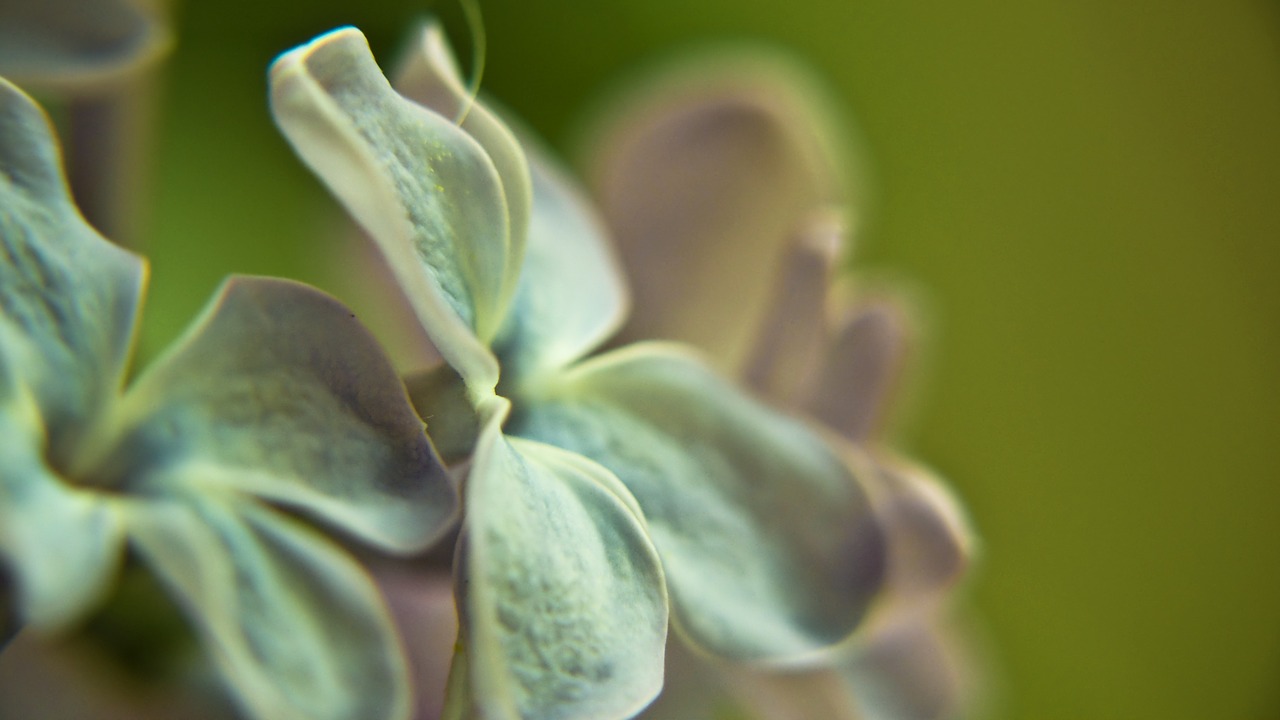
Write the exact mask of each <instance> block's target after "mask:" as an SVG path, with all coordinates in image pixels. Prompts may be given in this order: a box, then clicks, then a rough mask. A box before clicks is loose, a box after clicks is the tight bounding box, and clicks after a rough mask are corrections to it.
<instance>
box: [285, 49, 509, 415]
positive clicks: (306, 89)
mask: <svg viewBox="0 0 1280 720" xmlns="http://www.w3.org/2000/svg"><path fill="white" fill-rule="evenodd" d="M271 109H272V113H273V114H274V115H275V118H276V122H277V123H278V124H279V125H280V128H281V130H283V131H284V134H285V137H287V138H288V139H289V141H290V143H292V145H293V147H294V149H295V150H296V151H297V152H298V154H299V156H300V157H301V158H302V160H303V161H304V162H305V163H306V164H307V165H309V166H310V167H311V168H312V170H314V171H315V172H316V173H317V174H318V175H319V176H320V178H321V179H322V180H323V181H324V182H325V183H326V184H327V185H328V186H329V189H330V190H331V191H332V192H333V193H334V194H335V195H336V196H337V197H338V199H339V200H341V201H342V203H343V204H344V205H346V207H347V210H348V211H349V212H350V213H351V214H352V215H353V216H354V217H355V218H356V220H357V221H359V222H360V224H361V225H362V226H364V228H365V229H366V230H367V231H368V232H369V234H370V235H372V236H373V238H374V240H375V241H376V242H377V243H378V246H379V247H380V248H381V250H382V252H383V253H384V254H385V255H386V257H387V261H388V264H389V265H390V266H391V268H392V271H393V272H395V273H396V277H397V280H398V281H399V283H400V285H401V287H402V289H403V290H404V291H405V293H406V295H407V296H408V297H409V300H410V302H411V304H412V305H413V308H414V311H415V312H416V313H417V315H418V319H419V321H421V322H422V324H423V325H424V326H425V327H426V329H427V332H428V334H429V335H430V337H431V340H432V342H433V343H434V344H435V346H436V348H437V349H439V351H440V354H441V355H442V356H443V357H444V358H445V360H446V361H448V362H449V364H450V365H452V366H453V367H454V368H455V369H457V370H458V372H459V373H460V374H461V375H462V376H463V377H464V378H466V380H467V384H468V385H469V386H473V387H475V388H477V389H478V390H484V389H489V388H492V387H493V386H494V384H496V383H497V379H498V365H497V361H496V359H495V358H494V357H493V355H492V353H491V352H490V351H489V349H488V343H489V342H490V341H491V340H492V339H493V337H494V336H495V335H496V334H497V332H498V329H499V326H500V325H501V323H502V319H503V316H504V315H505V313H506V310H507V305H508V304H509V300H510V295H511V292H512V291H513V290H514V287H515V282H516V278H517V276H518V271H519V265H520V247H519V242H518V241H517V240H513V226H512V222H511V219H512V218H511V215H510V209H509V208H510V205H509V203H508V200H507V197H506V192H505V190H504V188H503V183H502V177H501V175H500V173H499V170H498V168H497V167H495V165H494V162H493V160H492V159H491V157H490V156H489V155H488V154H487V153H486V151H485V149H484V148H483V147H482V146H481V144H480V143H478V142H477V141H476V140H475V139H473V138H472V137H471V136H470V135H468V134H467V133H466V132H464V131H463V130H462V129H461V128H459V127H458V126H456V125H454V124H453V122H452V119H446V118H444V117H442V116H440V115H438V114H436V113H434V112H432V111H430V110H427V109H426V108H424V107H422V106H421V105H418V104H417V103H414V102H412V101H410V100H408V99H406V98H404V97H402V96H401V95H400V94H399V93H397V92H396V91H395V90H393V89H392V88H391V85H390V84H389V83H388V82H387V80H386V78H385V77H383V75H382V71H381V70H379V69H378V65H377V63H375V62H374V59H373V55H372V54H371V53H370V51H369V46H368V43H367V42H366V41H365V39H364V36H363V35H361V34H360V32H359V31H358V30H355V29H353V28H346V29H342V30H336V31H334V32H331V33H328V34H326V35H323V36H321V37H319V38H317V39H315V40H313V41H312V42H311V43H309V44H307V45H304V46H302V47H300V48H297V49H295V50H292V51H290V52H288V53H285V54H284V55H282V56H280V58H279V59H278V60H276V62H275V63H274V65H272V68H271Z"/></svg>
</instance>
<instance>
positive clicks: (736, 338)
mask: <svg viewBox="0 0 1280 720" xmlns="http://www.w3.org/2000/svg"><path fill="white" fill-rule="evenodd" d="M808 90H809V83H808V82H807V80H806V77H805V75H804V74H803V73H802V72H797V71H795V70H793V69H791V68H790V67H788V66H786V65H783V64H780V63H775V62H772V60H770V59H767V58H763V57H757V56H754V55H746V56H735V57H729V58H721V59H719V60H718V61H716V62H712V63H697V62H691V63H686V64H677V65H675V66H674V67H673V68H671V71H670V72H668V73H667V74H666V75H665V76H663V77H661V78H659V79H657V80H654V81H652V82H651V83H650V84H649V86H648V87H646V88H644V89H643V90H642V91H640V92H638V93H636V94H635V95H634V96H633V97H631V98H630V99H629V101H628V102H625V103H622V104H620V105H619V106H618V107H617V108H616V109H615V110H614V111H613V112H612V113H611V114H609V115H607V117H606V119H605V120H604V121H603V122H602V123H600V128H599V129H598V130H597V131H596V132H595V133H594V134H595V137H596V139H595V142H594V143H593V144H592V145H591V150H592V151H593V153H592V156H591V157H590V158H589V159H590V161H591V165H590V167H591V172H590V173H589V175H590V177H591V178H592V180H593V183H592V184H593V186H594V190H595V193H596V196H597V198H598V199H599V202H600V205H601V208H602V210H603V213H604V217H605V220H606V222H607V223H608V225H609V228H610V229H611V230H612V232H613V234H614V237H615V238H616V239H617V242H618V249H619V252H620V254H621V256H622V261H623V267H625V268H626V270H627V274H628V278H629V280H630V283H631V288H632V293H633V296H634V303H635V309H634V311H633V313H632V316H631V320H630V321H629V322H628V324H627V326H626V328H624V330H623V338H624V339H627V340H637V339H650V338H660V339H670V340H679V341H683V342H687V343H691V344H693V345H695V346H697V347H699V348H700V349H702V350H703V351H704V352H706V353H707V354H708V355H709V356H710V358H711V360H712V362H714V363H715V365H716V367H717V368H718V369H720V370H722V371H724V372H725V373H726V374H729V375H730V376H737V375H738V374H739V372H740V371H741V370H742V367H743V363H745V362H746V356H747V354H748V353H749V352H750V350H751V346H752V342H753V341H754V338H755V333H756V332H757V330H758V328H759V327H760V324H761V322H762V318H763V315H764V313H765V312H766V310H767V308H768V303H769V302H770V300H771V297H772V292H773V288H774V281H775V276H776V273H777V271H778V268H779V266H780V265H781V263H782V261H783V257H782V256H783V253H784V252H785V248H787V247H788V246H789V245H790V244H791V242H792V238H793V236H794V235H795V233H797V232H799V231H801V230H802V229H803V227H804V224H805V222H806V219H807V218H808V217H809V216H810V214H811V213H813V212H815V211H819V210H823V209H825V208H828V207H830V206H832V205H833V204H839V202H840V198H841V195H842V194H843V193H842V190H841V187H840V185H841V184H842V181H841V179H840V174H841V173H840V172H839V171H838V170H837V166H838V165H839V164H840V163H839V160H840V158H839V152H838V150H837V149H835V148H833V147H831V140H830V138H831V136H832V135H831V134H830V133H828V132H827V131H826V128H825V127H824V124H825V123H824V120H825V118H824V116H823V113H822V108H821V107H820V105H821V103H820V102H818V101H817V100H816V99H815V98H816V95H815V93H812V92H807V91H808Z"/></svg>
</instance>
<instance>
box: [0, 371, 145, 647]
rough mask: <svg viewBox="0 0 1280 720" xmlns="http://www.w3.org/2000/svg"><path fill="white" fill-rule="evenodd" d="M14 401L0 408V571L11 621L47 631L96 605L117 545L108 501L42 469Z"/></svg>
mask: <svg viewBox="0 0 1280 720" xmlns="http://www.w3.org/2000/svg"><path fill="white" fill-rule="evenodd" d="M21 400H22V398H21V396H18V397H10V398H7V399H6V401H5V402H4V406H3V407H0V437H2V438H4V441H3V443H0V469H3V471H2V472H0V565H6V566H7V567H8V572H9V573H10V574H11V575H12V580H13V584H14V604H15V609H16V613H17V618H18V620H19V621H20V622H22V623H23V624H26V625H30V626H32V627H34V628H36V629H38V630H51V629H56V628H59V627H61V626H65V625H66V624H68V623H70V622H73V621H75V620H77V619H79V617H80V615H81V614H83V613H84V611H85V610H87V609H88V608H89V607H90V606H92V605H93V604H94V602H95V601H97V600H99V599H100V598H101V596H102V594H103V593H104V592H105V591H106V590H107V587H108V585H109V583H110V581H111V579H112V577H113V576H114V574H115V571H116V569H117V568H118V566H119V564H120V558H121V551H122V549H123V544H122V539H123V538H122V536H121V528H120V521H119V517H118V515H117V514H116V512H115V508H114V506H113V505H112V504H111V503H110V501H108V500H106V499H105V498H102V497H99V496H97V495H96V493H93V492H92V491H85V490H81V489H77V488H74V487H72V486H70V485H68V484H66V483H65V482H64V481H63V480H62V479H61V478H59V477H57V476H56V475H54V473H53V472H52V471H51V470H50V469H49V468H48V467H47V466H46V465H45V463H44V459H43V458H42V457H40V454H39V452H40V439H39V434H38V433H39V431H38V430H36V429H34V428H35V426H34V424H33V423H32V422H31V421H33V420H35V419H36V416H35V412H34V406H31V405H30V403H29V402H28V403H27V404H26V407H25V408H24V407H23V403H22V402H21ZM24 421H25V422H24Z"/></svg>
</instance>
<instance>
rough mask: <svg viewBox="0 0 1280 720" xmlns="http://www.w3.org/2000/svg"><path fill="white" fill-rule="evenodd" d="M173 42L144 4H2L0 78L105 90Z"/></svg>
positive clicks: (10, 0)
mask: <svg viewBox="0 0 1280 720" xmlns="http://www.w3.org/2000/svg"><path fill="white" fill-rule="evenodd" d="M152 4H154V3H152ZM171 43H172V38H171V36H170V33H169V31H168V28H167V27H166V26H165V24H164V23H163V22H162V21H161V18H160V17H159V16H158V14H157V13H156V12H155V10H154V8H151V7H148V3H146V2H142V1H139V0H38V1H36V2H32V1H31V0H0V74H3V75H5V76H6V77H8V78H10V79H12V80H14V81H15V82H19V83H22V84H23V85H27V86H39V87H41V88H54V89H60V90H74V91H83V92H87V93H93V92H101V91H102V89H103V86H104V85H106V84H109V83H112V82H114V81H117V80H119V79H121V78H123V77H125V76H127V75H128V74H130V73H131V72H133V71H136V70H137V69H138V68H140V67H143V66H145V65H147V64H148V63H150V62H152V61H154V60H155V59H157V58H159V57H160V56H162V55H163V54H164V53H165V51H166V50H168V49H169V47H170V45H171Z"/></svg>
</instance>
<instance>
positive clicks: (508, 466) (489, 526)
mask: <svg viewBox="0 0 1280 720" xmlns="http://www.w3.org/2000/svg"><path fill="white" fill-rule="evenodd" d="M496 402H497V403H502V402H504V401H501V400H497V401H496ZM504 416H505V411H503V410H498V411H494V412H492V415H491V417H490V420H489V423H488V424H487V426H486V427H485V429H484V431H483V432H482V434H481V438H480V442H479V445H478V446H477V449H476V453H475V458H474V460H473V466H472V469H471V473H470V475H469V479H468V486H467V507H468V508H469V512H468V515H467V519H466V525H465V529H464V536H463V540H462V542H463V543H464V544H463V548H462V550H461V551H460V553H459V560H458V572H459V573H460V576H459V577H458V585H457V587H458V588H459V590H458V592H459V608H460V613H461V618H462V624H463V629H462V641H463V643H464V644H465V645H466V647H467V652H468V655H467V658H466V663H467V666H466V668H465V670H463V671H464V672H465V673H466V675H465V677H466V678H467V680H468V682H466V683H460V684H461V685H464V686H465V685H468V684H469V685H470V687H471V689H472V697H471V698H470V700H471V703H470V704H471V705H474V706H475V707H476V708H478V710H479V714H480V715H482V716H483V717H485V718H488V720H503V719H510V720H515V719H517V718H519V719H521V720H535V719H539V718H547V719H551V718H554V719H556V720H572V719H581V720H610V719H611V718H618V719H621V718H627V717H631V716H632V715H634V714H635V713H636V712H638V711H639V710H640V709H641V708H642V707H644V706H645V705H646V704H647V703H648V702H649V701H650V700H652V699H653V697H654V695H656V694H657V692H658V690H659V688H660V687H661V685H662V658H663V646H664V642H665V639H666V636H667V601H666V591H665V586H664V584H663V577H662V570H661V567H660V564H659V560H658V556H657V553H656V551H655V550H654V548H653V545H652V544H651V543H650V541H649V538H648V535H647V534H646V532H645V528H644V521H643V520H642V519H641V518H640V516H639V515H638V514H637V510H636V508H635V507H634V505H632V504H630V503H628V502H626V501H624V500H623V499H622V498H623V497H624V496H625V495H626V494H627V492H626V489H625V488H623V487H622V486H621V484H620V483H619V482H618V481H617V479H616V478H614V477H613V476H612V475H611V474H610V473H609V472H608V471H607V470H605V469H604V468H602V467H600V466H599V465H596V464H595V463H593V462H590V461H589V460H587V459H585V458H582V457H578V456H575V455H573V454H572V453H568V452H565V451H563V450H559V449H557V448H552V447H548V446H545V445H541V444H539V443H534V442H530V441H526V440H518V439H510V440H509V439H508V438H506V437H504V436H503V435H502V432H501V423H502V419H503V417H504ZM458 682H459V681H458V680H455V683H458ZM455 692H457V691H456V690H455ZM451 702H452V703H453V706H454V707H455V708H456V707H457V702H458V701H457V699H456V698H455V699H453V700H452V701H451ZM463 716H464V717H465V714H463Z"/></svg>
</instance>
